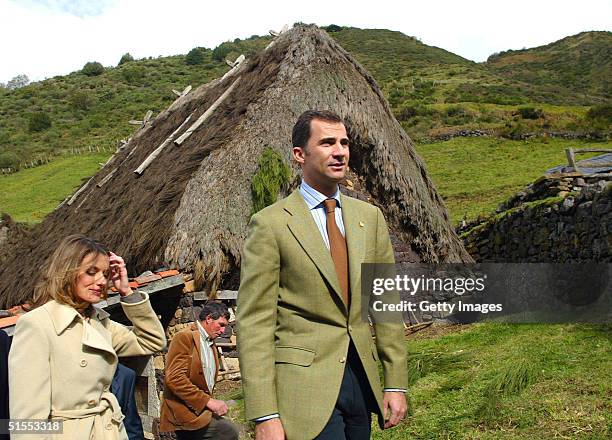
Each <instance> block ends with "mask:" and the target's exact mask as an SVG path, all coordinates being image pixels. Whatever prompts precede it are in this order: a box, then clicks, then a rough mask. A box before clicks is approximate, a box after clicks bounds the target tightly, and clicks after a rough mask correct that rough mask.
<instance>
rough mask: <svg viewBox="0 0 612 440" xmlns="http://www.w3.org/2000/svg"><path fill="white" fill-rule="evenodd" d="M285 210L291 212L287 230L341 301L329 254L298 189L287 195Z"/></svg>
mask: <svg viewBox="0 0 612 440" xmlns="http://www.w3.org/2000/svg"><path fill="white" fill-rule="evenodd" d="M285 210H286V211H287V212H288V213H289V214H291V218H290V219H289V221H288V222H287V226H288V227H289V230H290V231H291V233H292V234H293V236H294V237H295V239H296V240H297V241H298V242H299V243H300V246H302V248H303V249H304V251H305V252H306V254H308V257H309V258H310V259H311V260H312V262H313V263H314V264H315V266H317V269H319V271H320V272H321V274H322V275H323V277H324V278H325V280H326V281H327V282H328V284H329V285H330V286H331V287H332V290H333V291H334V293H335V294H336V295H337V296H338V298H339V299H340V301H341V302H342V293H341V289H340V283H339V282H338V276H337V275H336V269H335V268H334V262H333V261H332V258H331V254H330V252H329V250H328V249H327V247H326V246H325V242H324V241H323V237H321V233H320V232H319V229H318V228H317V225H316V224H315V222H314V219H313V218H312V214H311V213H310V211H309V210H308V206H306V202H305V201H304V199H303V198H302V196H301V195H300V192H299V190H296V191H294V192H293V193H291V195H290V196H289V197H287V203H286V204H285Z"/></svg>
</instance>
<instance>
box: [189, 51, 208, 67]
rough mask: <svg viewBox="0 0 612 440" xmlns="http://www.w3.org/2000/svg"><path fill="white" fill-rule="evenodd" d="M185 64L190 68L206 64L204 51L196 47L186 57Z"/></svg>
mask: <svg viewBox="0 0 612 440" xmlns="http://www.w3.org/2000/svg"><path fill="white" fill-rule="evenodd" d="M185 63H186V64H188V65H190V66H195V65H197V64H204V54H203V53H202V49H200V48H199V47H194V48H193V49H191V50H190V51H189V53H188V54H187V56H186V57H185Z"/></svg>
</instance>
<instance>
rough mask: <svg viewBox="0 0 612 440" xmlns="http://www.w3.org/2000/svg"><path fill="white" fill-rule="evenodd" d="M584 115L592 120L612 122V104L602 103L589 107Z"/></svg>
mask: <svg viewBox="0 0 612 440" xmlns="http://www.w3.org/2000/svg"><path fill="white" fill-rule="evenodd" d="M586 117H587V119H590V120H592V121H602V122H610V123H612V104H602V105H596V106H594V107H591V108H590V109H589V111H588V112H587V114H586Z"/></svg>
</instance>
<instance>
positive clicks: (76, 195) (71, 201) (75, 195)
mask: <svg viewBox="0 0 612 440" xmlns="http://www.w3.org/2000/svg"><path fill="white" fill-rule="evenodd" d="M92 180H93V177H92V178H91V179H89V180H88V181H87V183H85V185H83V186H82V187H80V188H79V190H78V191H77V192H75V193H74V195H73V196H72V197H71V198H70V200H68V206H70V205H72V204H73V203H74V201H75V200H76V199H77V197H78V196H79V194H81V193H82V192H83V191H85V189H86V188H87V187H88V186H89V183H90V182H91V181H92Z"/></svg>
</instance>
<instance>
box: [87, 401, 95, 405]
mask: <svg viewBox="0 0 612 440" xmlns="http://www.w3.org/2000/svg"><path fill="white" fill-rule="evenodd" d="M87 404H88V405H89V406H96V401H95V400H93V399H92V400H90V401H89V402H87Z"/></svg>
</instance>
